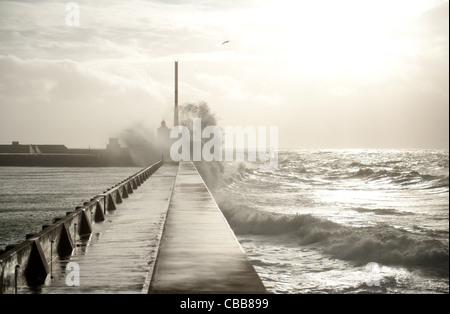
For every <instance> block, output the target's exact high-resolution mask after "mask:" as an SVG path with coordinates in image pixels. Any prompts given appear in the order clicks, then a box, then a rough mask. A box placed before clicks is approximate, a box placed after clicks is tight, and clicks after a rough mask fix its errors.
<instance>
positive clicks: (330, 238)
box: [219, 200, 449, 268]
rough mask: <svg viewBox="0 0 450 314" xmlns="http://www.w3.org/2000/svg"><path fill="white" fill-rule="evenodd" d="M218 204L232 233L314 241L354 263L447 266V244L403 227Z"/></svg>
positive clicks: (330, 252)
mask: <svg viewBox="0 0 450 314" xmlns="http://www.w3.org/2000/svg"><path fill="white" fill-rule="evenodd" d="M219 207H220V208H221V210H222V212H223V213H224V215H225V217H226V218H227V220H228V222H229V223H230V226H231V227H232V229H233V230H234V232H235V233H236V234H238V235H239V234H255V235H267V236H281V235H283V236H284V238H283V239H286V241H288V242H290V244H292V243H295V244H296V245H299V246H305V245H314V246H315V247H317V248H319V249H320V250H322V252H323V253H325V254H327V255H329V256H331V257H332V258H338V259H342V260H348V261H352V262H355V263H357V264H364V263H368V262H373V261H375V262H378V263H382V264H385V265H403V266H435V267H446V268H448V261H449V256H448V245H447V246H446V245H445V244H444V243H442V242H441V241H439V240H436V239H431V238H426V237H424V236H423V235H416V234H413V233H410V232H407V231H405V230H399V229H395V228H393V227H391V226H388V225H384V224H378V225H376V226H374V227H359V228H358V227H348V226H343V225H340V224H338V223H335V222H332V221H330V220H327V219H321V218H317V217H315V216H313V215H310V214H306V215H300V214H297V215H286V214H278V213H268V212H263V211H259V210H255V209H252V208H250V207H246V206H234V205H233V203H232V201H230V200H228V201H223V202H220V203H219Z"/></svg>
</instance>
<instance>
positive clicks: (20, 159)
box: [0, 154, 137, 167]
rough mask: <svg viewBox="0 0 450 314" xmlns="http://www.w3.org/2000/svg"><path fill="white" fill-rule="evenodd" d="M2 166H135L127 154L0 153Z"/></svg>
mask: <svg viewBox="0 0 450 314" xmlns="http://www.w3.org/2000/svg"><path fill="white" fill-rule="evenodd" d="M0 166H3V167H135V166H137V165H136V164H135V162H134V161H133V159H132V158H131V157H130V155H129V154H123V155H120V156H108V155H107V154H103V156H102V155H90V154H40V155H31V154H0Z"/></svg>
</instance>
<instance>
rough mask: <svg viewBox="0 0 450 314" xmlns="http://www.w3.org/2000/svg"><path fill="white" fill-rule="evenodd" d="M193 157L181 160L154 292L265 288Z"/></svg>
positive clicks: (153, 281)
mask: <svg viewBox="0 0 450 314" xmlns="http://www.w3.org/2000/svg"><path fill="white" fill-rule="evenodd" d="M265 292H266V289H265V287H264V285H263V283H262V282H261V279H260V278H259V276H258V275H257V273H256V271H255V269H254V268H253V266H252V265H251V264H250V262H249V261H248V259H247V256H246V255H245V254H244V251H243V250H242V248H241V246H240V244H239V242H238V241H237V239H236V238H235V236H234V233H233V231H232V230H231V229H230V227H229V225H228V222H227V221H226V220H225V217H224V216H223V215H222V212H221V211H220V209H219V208H218V207H217V204H216V202H215V201H214V199H213V197H212V195H211V193H210V192H209V190H208V189H207V187H206V185H205V183H204V182H203V180H202V178H201V176H200V175H199V173H198V171H197V169H196V168H195V166H194V164H193V163H192V162H180V165H179V169H178V174H177V178H176V182H175V188H174V190H173V193H172V199H171V201H170V206H169V212H168V214H167V218H166V223H165V226H164V233H163V238H162V240H161V245H160V248H159V252H158V257H157V260H156V265H155V267H154V272H153V274H152V279H151V283H150V289H149V293H265Z"/></svg>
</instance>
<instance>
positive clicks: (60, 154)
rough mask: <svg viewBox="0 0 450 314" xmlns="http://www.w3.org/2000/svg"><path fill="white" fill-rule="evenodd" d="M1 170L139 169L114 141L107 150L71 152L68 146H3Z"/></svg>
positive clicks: (115, 140)
mask: <svg viewBox="0 0 450 314" xmlns="http://www.w3.org/2000/svg"><path fill="white" fill-rule="evenodd" d="M0 166H22V167H27V166H42V167H131V166H136V164H135V162H134V161H133V159H132V158H131V155H130V152H129V150H128V149H127V148H126V147H121V146H120V144H119V139H117V138H110V139H109V143H108V144H107V145H106V149H90V148H88V149H84V148H82V149H77V148H76V149H69V148H67V147H66V146H65V145H41V144H39V145H36V144H20V143H19V142H18V141H13V142H12V144H11V145H0Z"/></svg>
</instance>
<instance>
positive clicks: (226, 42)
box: [222, 40, 230, 45]
mask: <svg viewBox="0 0 450 314" xmlns="http://www.w3.org/2000/svg"><path fill="white" fill-rule="evenodd" d="M229 42H230V41H229V40H225V41H224V42H223V43H222V45H225V44H228V43H229Z"/></svg>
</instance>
